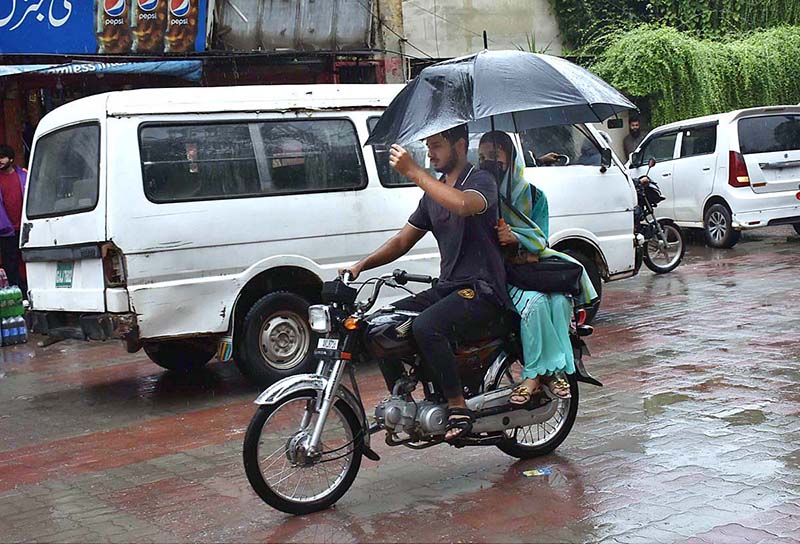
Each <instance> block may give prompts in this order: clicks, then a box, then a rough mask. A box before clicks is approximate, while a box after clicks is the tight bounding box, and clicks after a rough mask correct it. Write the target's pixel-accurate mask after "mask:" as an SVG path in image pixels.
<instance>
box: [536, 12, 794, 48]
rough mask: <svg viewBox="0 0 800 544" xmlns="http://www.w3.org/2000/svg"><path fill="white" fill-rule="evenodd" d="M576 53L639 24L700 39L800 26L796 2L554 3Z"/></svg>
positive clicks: (599, 45)
mask: <svg viewBox="0 0 800 544" xmlns="http://www.w3.org/2000/svg"><path fill="white" fill-rule="evenodd" d="M550 4H551V6H552V7H553V11H554V12H555V14H556V17H557V19H558V23H559V27H560V28H561V32H562V35H563V36H564V38H565V41H566V42H567V44H568V45H569V46H570V47H571V48H573V49H578V50H581V49H584V48H586V47H589V50H588V51H584V52H585V53H588V54H592V53H595V52H597V51H598V47H600V48H602V42H603V40H602V37H603V36H605V35H607V34H608V32H609V30H614V29H619V28H631V27H634V26H638V25H641V24H660V25H667V26H671V27H674V28H677V29H679V30H687V31H691V32H693V33H694V34H696V35H698V36H700V37H723V36H725V35H726V34H728V33H730V32H737V33H739V32H742V31H745V32H749V31H752V30H754V29H763V28H773V27H778V26H785V25H800V2H798V0H649V1H644V0H613V1H608V0H550Z"/></svg>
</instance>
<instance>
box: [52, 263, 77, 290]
mask: <svg viewBox="0 0 800 544" xmlns="http://www.w3.org/2000/svg"><path fill="white" fill-rule="evenodd" d="M74 266H75V263H58V264H56V287H57V288H61V287H63V288H71V287H72V272H73V270H74Z"/></svg>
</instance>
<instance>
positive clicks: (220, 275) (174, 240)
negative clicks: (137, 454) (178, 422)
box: [21, 85, 636, 385]
mask: <svg viewBox="0 0 800 544" xmlns="http://www.w3.org/2000/svg"><path fill="white" fill-rule="evenodd" d="M401 88H402V86H399V85H339V86H334V85H313V86H312V85H303V86H268V87H260V86H246V87H233V88H196V89H188V88H182V89H149V90H136V91H123V92H115V93H109V94H103V95H97V96H92V97H89V98H84V99H81V100H77V101H75V102H72V103H69V104H67V105H65V106H62V107H60V108H58V109H57V110H55V111H53V112H51V113H50V114H48V115H47V116H46V117H45V118H43V119H42V121H41V123H40V124H39V126H38V128H37V132H36V136H35V140H34V146H33V154H32V157H33V158H32V167H31V172H30V181H29V184H28V188H27V194H26V200H25V212H24V217H23V222H24V225H23V232H22V240H21V246H22V249H23V252H24V256H25V259H26V262H27V266H28V282H29V286H30V291H29V301H30V309H31V319H32V326H33V330H34V332H38V333H42V334H49V335H52V336H55V337H62V338H80V339H93V340H104V339H108V338H121V339H123V340H125V341H126V342H127V347H128V349H129V351H131V352H133V351H136V350H138V349H139V348H140V347H143V348H144V350H145V352H146V353H147V355H148V356H149V357H150V358H151V359H152V360H153V361H154V362H156V363H157V364H159V365H161V366H163V367H165V368H169V369H192V368H198V367H200V366H202V365H204V364H205V363H207V362H208V361H209V360H210V359H211V358H212V357H214V355H215V353H219V356H220V358H221V359H223V360H229V359H231V358H233V359H235V360H236V362H237V364H238V366H239V367H240V369H241V370H242V371H243V372H244V373H245V374H246V375H247V376H248V377H250V378H251V379H252V380H253V381H255V382H257V383H259V384H262V385H263V384H266V383H270V382H272V381H274V380H275V379H276V378H278V377H282V376H284V375H287V374H290V373H296V372H301V371H306V370H307V369H308V368H309V366H310V365H311V364H312V361H311V355H310V353H311V349H310V348H311V346H313V345H314V344H315V338H314V337H313V334H312V332H311V330H310V328H309V326H308V323H307V320H306V313H307V307H308V305H309V303H314V302H316V301H317V300H318V298H319V291H320V287H321V283H322V282H323V281H324V280H329V279H332V278H333V277H335V275H336V272H337V269H338V268H339V267H341V266H343V265H348V264H351V263H353V262H355V261H356V260H358V259H359V258H360V257H362V256H364V255H365V254H366V253H368V252H369V251H371V250H373V249H375V248H377V247H378V246H379V245H380V244H382V243H383V242H385V241H386V239H387V238H388V237H389V236H391V235H392V234H393V233H395V232H396V231H397V230H398V229H399V228H400V227H402V225H403V224H404V223H405V221H406V219H407V218H408V216H409V215H410V213H411V212H412V211H413V210H414V208H415V206H416V203H417V201H418V199H419V198H420V196H421V191H420V190H419V189H418V188H417V187H415V186H413V185H412V184H410V183H409V182H408V181H407V180H405V179H403V178H401V177H400V176H399V175H398V174H397V173H395V172H393V171H391V170H390V168H389V165H388V156H387V151H386V149H371V148H369V147H367V148H364V147H363V142H364V141H366V139H367V136H368V132H369V129H370V126H371V125H372V124H373V123H375V122H376V120H377V118H378V116H379V115H380V114H381V111H382V110H383V108H385V107H386V105H388V103H389V102H390V101H391V99H392V98H393V97H394V96H395V94H396V93H397V92H398V91H399V90H400V89H401ZM570 130H583V131H584V133H583V134H585V135H586V136H585V137H586V138H589V139H591V140H592V141H596V140H598V138H597V135H596V133H595V132H593V131H592V130H591V129H586V128H582V127H577V128H574V129H570ZM528 136H529V135H528ZM528 136H526V135H525V134H523V135H522V141H523V146H525V145H526V144H525V140H526V137H528ZM518 141H519V138H518ZM476 147H477V146H476ZM529 147H530V146H529ZM411 148H412V152H413V153H414V154H415V155H416V156H417V160H424V153H425V151H424V147H423V145H422V144H421V143H420V144H415V145H414V146H411ZM529 151H533V149H529ZM535 153H539V154H540V155H541V153H542V151H539V150H535ZM615 160H616V159H615ZM615 166H616V167H612V168H610V169H608V170H607V171H605V173H601V172H600V170H601V169H600V167H599V163H597V165H591V166H571V167H570V166H566V167H552V168H531V169H529V174H528V175H529V176H531V179H533V180H535V181H536V183H537V184H538V185H539V186H540V187H541V188H542V189H543V190H544V191H545V192H546V194H547V195H548V198H549V200H550V210H551V215H552V222H551V238H552V241H553V243H552V245H553V246H554V247H556V248H560V249H569V250H571V251H573V252H575V253H577V254H579V256H580V258H581V259H582V260H584V261H585V262H586V263H587V264H588V265H589V267H590V273H591V274H593V277H595V278H596V279H597V282H598V284H599V281H600V277H603V278H605V279H606V280H612V279H617V278H622V277H625V276H630V275H632V274H634V273H635V271H636V269H635V259H634V237H633V232H632V225H633V219H632V211H631V210H632V208H633V202H634V193H633V188H632V186H631V185H630V183H629V182H628V180H627V178H626V177H625V176H624V174H623V173H622V170H621V169H620V168H619V167H618V166H619V165H618V164H617V165H615ZM397 267H401V268H404V269H407V270H408V271H410V272H414V273H420V274H432V275H436V274H437V271H438V251H437V248H436V244H435V240H434V239H433V237H432V236H426V237H425V238H423V240H422V241H421V242H420V243H419V244H418V245H417V247H415V248H414V249H413V250H412V251H411V252H410V253H409V254H408V255H406V256H405V257H403V258H402V259H401V260H400V261H399V262H396V263H393V264H391V265H389V266H387V267H385V269H384V270H377V271H375V273H376V274H379V273H382V272H385V271H390V270H391V269H393V268H397ZM218 348H219V352H218Z"/></svg>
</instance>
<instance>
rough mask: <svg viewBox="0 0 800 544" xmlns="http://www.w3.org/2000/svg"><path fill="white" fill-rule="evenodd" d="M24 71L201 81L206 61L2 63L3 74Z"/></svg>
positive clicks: (8, 74) (7, 74)
mask: <svg viewBox="0 0 800 544" xmlns="http://www.w3.org/2000/svg"><path fill="white" fill-rule="evenodd" d="M24 73H37V74H44V75H75V74H153V75H162V76H175V77H181V78H183V79H188V80H191V81H197V80H199V79H200V76H202V75H203V61H201V60H166V61H155V62H71V63H68V64H17V65H8V66H1V65H0V77H2V76H13V75H18V74H24Z"/></svg>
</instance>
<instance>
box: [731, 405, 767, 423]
mask: <svg viewBox="0 0 800 544" xmlns="http://www.w3.org/2000/svg"><path fill="white" fill-rule="evenodd" d="M721 419H723V420H725V421H727V422H728V424H730V425H734V426H739V425H758V424H760V423H764V422H765V421H766V420H767V416H765V415H764V412H762V411H761V410H756V409H748V410H739V411H737V412H735V413H732V414H727V415H724V416H722V418H721Z"/></svg>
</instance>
